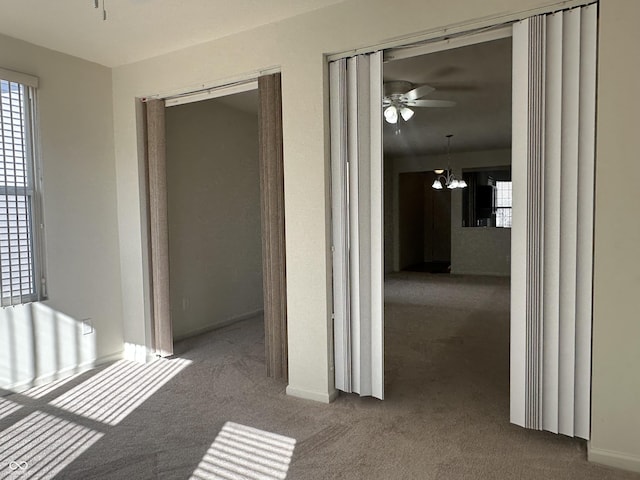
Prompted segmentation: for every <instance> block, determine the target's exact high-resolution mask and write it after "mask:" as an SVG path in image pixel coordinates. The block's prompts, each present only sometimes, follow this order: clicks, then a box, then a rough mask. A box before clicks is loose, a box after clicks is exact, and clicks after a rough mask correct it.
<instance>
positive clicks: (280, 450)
mask: <svg viewBox="0 0 640 480" xmlns="http://www.w3.org/2000/svg"><path fill="white" fill-rule="evenodd" d="M295 445H296V440H295V439H294V438H290V437H285V436H283V435H278V434H275V433H271V432H265V431H264V430H258V429H257V428H252V427H247V426H245V425H240V424H237V423H233V422H227V423H225V425H224V427H222V430H221V431H220V433H218V436H217V437H216V439H215V440H214V442H213V443H212V444H211V447H209V450H208V451H207V453H206V454H205V456H204V457H203V459H202V461H201V462H200V464H199V465H198V468H196V470H195V471H194V472H193V474H192V475H191V478H190V480H218V479H220V480H282V479H285V478H286V477H287V471H288V470H289V464H290V463H291V458H292V457H293V450H294V448H295Z"/></svg>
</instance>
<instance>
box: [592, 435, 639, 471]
mask: <svg viewBox="0 0 640 480" xmlns="http://www.w3.org/2000/svg"><path fill="white" fill-rule="evenodd" d="M587 458H588V459H589V461H590V462H593V463H598V464H600V465H606V466H608V467H615V468H621V469H623V470H629V471H631V472H638V473H640V456H637V455H631V454H628V453H621V452H613V451H610V450H604V449H601V448H595V447H592V446H591V442H589V445H588V448H587Z"/></svg>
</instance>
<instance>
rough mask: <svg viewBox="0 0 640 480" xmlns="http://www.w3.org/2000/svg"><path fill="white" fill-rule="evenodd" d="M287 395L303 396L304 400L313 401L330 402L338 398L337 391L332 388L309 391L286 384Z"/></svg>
mask: <svg viewBox="0 0 640 480" xmlns="http://www.w3.org/2000/svg"><path fill="white" fill-rule="evenodd" d="M287 395H289V396H291V397H297V398H303V399H305V400H313V401H315V402H322V403H331V402H333V401H334V400H335V399H336V398H338V391H337V390H333V391H331V392H327V393H324V392H322V393H321V392H311V391H309V390H302V389H300V388H295V387H292V386H291V385H287Z"/></svg>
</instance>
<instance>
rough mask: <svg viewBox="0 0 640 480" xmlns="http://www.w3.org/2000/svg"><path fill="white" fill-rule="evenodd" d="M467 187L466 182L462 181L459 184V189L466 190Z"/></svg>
mask: <svg viewBox="0 0 640 480" xmlns="http://www.w3.org/2000/svg"><path fill="white" fill-rule="evenodd" d="M466 186H467V182H465V181H464V180H460V181H459V182H458V188H465V187H466Z"/></svg>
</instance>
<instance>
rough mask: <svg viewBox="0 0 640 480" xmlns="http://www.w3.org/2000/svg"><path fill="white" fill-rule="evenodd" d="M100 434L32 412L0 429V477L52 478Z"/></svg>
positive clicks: (33, 479)
mask: <svg viewBox="0 0 640 480" xmlns="http://www.w3.org/2000/svg"><path fill="white" fill-rule="evenodd" d="M102 435H103V434H102V433H100V432H96V431H94V430H92V429H90V428H86V427H83V426H81V425H76V424H75V423H72V422H69V421H67V420H63V419H61V418H57V417H54V416H52V415H48V414H46V413H43V412H40V411H35V412H33V413H32V414H31V415H29V416H28V417H26V418H24V419H22V420H21V421H19V422H18V423H15V424H13V425H12V426H11V427H9V428H8V429H6V430H4V431H2V432H0V478H3V479H4V478H6V479H12V480H13V479H14V478H15V479H19V478H28V479H29V480H39V479H44V478H53V477H54V476H55V475H56V474H57V473H59V472H60V471H61V470H62V469H63V468H65V467H66V466H67V465H69V464H70V463H71V462H73V461H74V460H75V459H76V458H78V457H79V456H80V455H81V454H82V453H83V452H84V451H85V450H87V449H88V448H89V447H91V445H93V444H94V443H95V442H97V441H98V440H99V439H100V437H102Z"/></svg>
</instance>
